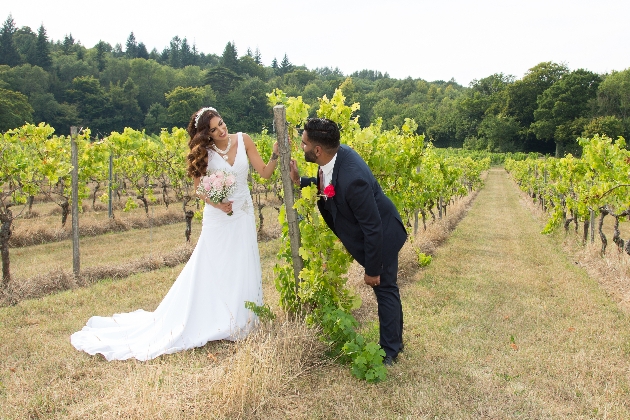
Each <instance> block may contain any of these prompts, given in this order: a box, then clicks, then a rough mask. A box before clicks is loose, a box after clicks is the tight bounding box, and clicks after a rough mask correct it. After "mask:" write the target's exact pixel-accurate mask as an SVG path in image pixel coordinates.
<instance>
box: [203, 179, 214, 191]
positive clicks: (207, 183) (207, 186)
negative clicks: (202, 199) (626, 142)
mask: <svg viewBox="0 0 630 420" xmlns="http://www.w3.org/2000/svg"><path fill="white" fill-rule="evenodd" d="M211 184H212V181H211V180H210V177H208V176H204V177H203V180H202V185H203V188H205V189H206V190H209V189H210V185H211Z"/></svg>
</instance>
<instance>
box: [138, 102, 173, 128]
mask: <svg viewBox="0 0 630 420" xmlns="http://www.w3.org/2000/svg"><path fill="white" fill-rule="evenodd" d="M169 126H170V118H169V116H168V109H167V108H166V107H165V106H164V105H162V104H158V103H154V104H153V105H151V106H150V107H149V111H148V112H147V115H146V116H145V117H144V128H145V130H146V131H147V132H148V133H153V134H158V133H160V132H161V131H162V130H166V129H167V128H168V127H169Z"/></svg>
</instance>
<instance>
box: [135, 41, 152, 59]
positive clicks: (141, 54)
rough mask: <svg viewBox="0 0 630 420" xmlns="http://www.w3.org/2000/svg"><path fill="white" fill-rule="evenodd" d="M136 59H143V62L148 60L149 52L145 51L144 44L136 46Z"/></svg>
mask: <svg viewBox="0 0 630 420" xmlns="http://www.w3.org/2000/svg"><path fill="white" fill-rule="evenodd" d="M136 56H137V57H138V58H144V59H145V60H148V59H149V51H148V50H147V46H146V45H144V42H141V43H139V44H138V54H136Z"/></svg>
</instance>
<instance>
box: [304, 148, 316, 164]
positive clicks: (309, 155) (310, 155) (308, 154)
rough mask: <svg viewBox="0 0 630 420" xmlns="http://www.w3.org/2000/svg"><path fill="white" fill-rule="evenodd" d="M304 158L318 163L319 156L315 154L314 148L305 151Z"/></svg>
mask: <svg viewBox="0 0 630 420" xmlns="http://www.w3.org/2000/svg"><path fill="white" fill-rule="evenodd" d="M304 160H305V161H307V162H310V163H317V162H316V161H317V156H315V152H314V151H313V150H309V151H308V152H304Z"/></svg>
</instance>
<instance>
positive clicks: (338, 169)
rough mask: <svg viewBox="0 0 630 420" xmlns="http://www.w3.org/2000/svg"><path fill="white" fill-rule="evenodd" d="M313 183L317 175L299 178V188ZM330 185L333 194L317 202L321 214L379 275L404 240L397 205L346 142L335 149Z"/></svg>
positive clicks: (352, 251)
mask: <svg viewBox="0 0 630 420" xmlns="http://www.w3.org/2000/svg"><path fill="white" fill-rule="evenodd" d="M312 183H316V184H315V185H319V177H317V178H307V177H303V178H301V180H300V186H301V187H305V186H307V185H309V184H312ZM331 184H332V186H333V187H334V188H335V196H334V197H332V198H328V199H326V200H325V199H324V198H321V199H320V200H319V201H318V202H317V206H318V207H319V211H320V213H321V215H322V217H323V218H324V220H325V221H326V224H328V226H329V227H330V229H331V230H332V231H333V232H334V233H335V235H337V237H338V238H339V239H340V240H341V243H343V245H344V246H345V247H346V249H347V250H348V252H350V255H352V256H353V257H354V259H356V260H357V261H358V262H359V264H361V265H362V266H363V267H364V268H365V273H366V274H367V275H368V276H378V275H380V274H381V273H382V270H383V264H387V263H388V262H389V261H391V260H392V259H397V258H398V251H400V248H402V246H403V244H404V243H405V241H406V240H407V231H406V230H405V228H404V225H403V223H402V220H401V218H400V214H399V213H398V210H397V209H396V206H394V203H392V201H391V200H390V199H389V198H387V196H386V195H385V194H384V193H383V190H382V189H381V186H380V185H379V183H378V182H377V181H376V178H374V175H373V174H372V171H371V170H370V168H369V167H368V166H367V164H366V163H365V161H364V160H363V159H362V158H361V156H359V154H358V153H357V152H355V151H354V150H352V149H351V148H350V147H348V146H346V145H341V146H340V147H339V149H338V150H337V159H336V160H335V167H334V169H333V176H332V182H331ZM320 194H322V192H320Z"/></svg>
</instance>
